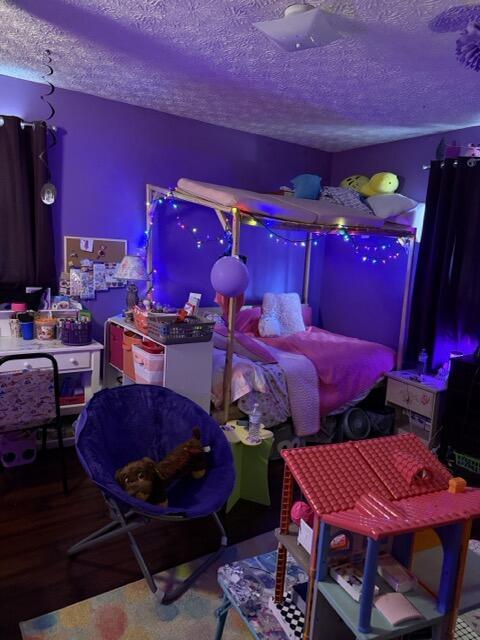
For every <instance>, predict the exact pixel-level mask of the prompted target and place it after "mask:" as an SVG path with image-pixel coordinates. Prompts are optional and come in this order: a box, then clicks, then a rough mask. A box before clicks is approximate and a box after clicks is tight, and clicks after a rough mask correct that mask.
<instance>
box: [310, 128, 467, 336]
mask: <svg viewBox="0 0 480 640" xmlns="http://www.w3.org/2000/svg"><path fill="white" fill-rule="evenodd" d="M442 137H444V139H445V141H446V142H447V143H450V142H452V141H454V140H455V141H456V142H457V144H461V145H467V144H468V143H470V142H480V127H472V128H470V129H463V130H461V131H452V132H449V133H446V134H443V135H442V134H438V135H429V136H422V137H419V138H412V139H408V140H400V141H398V142H392V143H388V144H380V145H373V146H370V147H364V148H361V149H353V150H351V151H345V152H340V153H335V154H333V155H332V171H331V179H332V184H333V185H338V184H339V183H340V181H341V180H342V179H343V178H346V177H347V176H349V175H353V174H358V173H359V174H364V175H367V176H371V175H373V174H374V173H377V172H379V171H392V172H394V173H396V174H397V175H398V176H399V178H400V188H399V191H400V192H401V193H404V194H405V195H407V196H410V197H412V198H414V199H415V200H417V201H419V202H425V196H426V190H427V185H428V171H426V170H423V169H422V165H423V164H428V163H429V162H430V161H431V160H433V159H435V151H436V148H437V145H438V143H439V142H440V140H441V139H442ZM405 260H406V256H405V255H402V257H401V259H399V260H398V261H397V262H395V263H392V264H387V265H380V264H378V265H372V264H363V263H362V262H361V261H360V260H359V258H358V256H356V255H355V254H354V252H353V251H352V250H351V247H349V246H345V247H343V246H340V247H339V246H338V243H337V242H336V238H327V240H326V245H325V256H324V265H323V273H322V275H323V277H322V282H323V286H322V291H321V295H320V306H321V309H322V314H323V319H324V323H325V328H327V329H332V330H335V331H338V332H340V333H345V334H347V335H352V336H355V337H360V338H365V339H370V340H378V341H379V342H383V343H384V344H388V345H390V346H392V347H396V346H397V344H398V334H399V328H400V314H401V303H402V297H403V288H404V282H405V280H404V274H405ZM336 293H338V295H335V294H336Z"/></svg>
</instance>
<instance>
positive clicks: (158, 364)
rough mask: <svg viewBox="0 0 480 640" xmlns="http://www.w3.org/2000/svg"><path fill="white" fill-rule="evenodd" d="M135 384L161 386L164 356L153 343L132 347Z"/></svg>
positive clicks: (159, 347) (160, 349)
mask: <svg viewBox="0 0 480 640" xmlns="http://www.w3.org/2000/svg"><path fill="white" fill-rule="evenodd" d="M132 351H133V364H134V367H135V382H137V383H138V384H158V385H162V384H163V366H164V358H165V354H164V351H163V348H162V347H161V346H159V345H157V344H155V343H153V342H142V344H140V345H136V344H135V345H133V347H132Z"/></svg>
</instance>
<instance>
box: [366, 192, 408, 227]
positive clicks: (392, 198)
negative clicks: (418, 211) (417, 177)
mask: <svg viewBox="0 0 480 640" xmlns="http://www.w3.org/2000/svg"><path fill="white" fill-rule="evenodd" d="M367 202H368V204H369V206H370V207H371V208H372V210H373V213H374V214H375V215H376V216H377V217H378V218H383V219H384V220H386V219H387V218H390V217H392V216H398V215H399V214H400V213H405V212H406V211H411V210H412V209H414V208H415V207H416V206H417V203H416V202H415V200H412V199H411V198H407V196H402V194H401V193H381V194H379V195H378V196H370V197H369V198H367Z"/></svg>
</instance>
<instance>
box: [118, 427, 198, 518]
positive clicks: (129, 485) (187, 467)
mask: <svg viewBox="0 0 480 640" xmlns="http://www.w3.org/2000/svg"><path fill="white" fill-rule="evenodd" d="M207 450H208V447H204V446H203V445H202V441H201V433H200V429H199V428H198V427H195V428H194V429H193V433H192V437H191V438H189V439H188V440H186V441H185V442H182V444H179V445H178V446H177V447H175V449H173V451H170V453H168V454H167V455H166V456H165V458H163V460H161V461H160V462H155V461H154V460H152V459H151V458H142V460H135V461H134V462H129V463H128V464H127V465H125V466H124V467H123V468H122V469H119V470H118V471H117V472H116V473H115V480H116V481H117V482H118V484H119V485H120V486H121V487H122V489H125V491H126V492H127V493H128V495H129V496H132V497H133V498H137V499H138V500H144V501H145V502H151V503H153V504H158V505H159V506H165V507H166V506H167V504H168V500H167V488H168V486H169V485H170V484H171V483H172V482H173V481H174V480H177V479H178V478H181V477H183V476H186V475H191V477H192V478H194V479H196V480H199V479H200V478H203V476H204V475H205V472H206V469H207V456H206V451H207Z"/></svg>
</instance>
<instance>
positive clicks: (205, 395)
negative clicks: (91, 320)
mask: <svg viewBox="0 0 480 640" xmlns="http://www.w3.org/2000/svg"><path fill="white" fill-rule="evenodd" d="M111 324H115V325H117V326H119V327H122V328H123V329H124V330H126V331H131V332H133V333H136V334H137V335H138V336H140V337H141V338H146V339H147V340H150V341H151V342H156V343H157V344H159V345H161V346H162V347H163V348H164V350H165V361H164V367H163V381H162V386H164V387H167V388H168V389H171V390H172V391H175V392H176V393H179V394H181V395H182V396H185V397H187V398H190V400H193V402H195V403H196V404H198V405H200V406H201V407H202V408H203V409H204V410H205V411H206V412H207V413H210V400H211V387H212V356H213V342H212V340H210V342H190V343H185V344H170V345H164V344H162V343H161V342H159V341H157V340H154V339H153V338H151V337H150V336H148V335H147V334H145V333H142V332H141V331H139V330H138V329H137V328H136V327H135V325H134V324H132V323H130V322H127V321H126V320H125V318H123V317H122V316H114V317H112V318H109V319H108V320H107V321H106V323H105V356H104V373H103V384H104V386H105V387H114V386H117V385H119V384H133V383H134V381H133V380H131V379H130V378H128V377H127V376H126V375H125V374H124V373H123V371H122V370H120V369H119V368H118V367H116V366H115V365H112V364H111V363H110V353H109V334H110V325H111Z"/></svg>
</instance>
